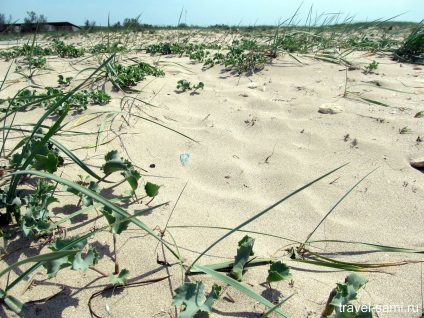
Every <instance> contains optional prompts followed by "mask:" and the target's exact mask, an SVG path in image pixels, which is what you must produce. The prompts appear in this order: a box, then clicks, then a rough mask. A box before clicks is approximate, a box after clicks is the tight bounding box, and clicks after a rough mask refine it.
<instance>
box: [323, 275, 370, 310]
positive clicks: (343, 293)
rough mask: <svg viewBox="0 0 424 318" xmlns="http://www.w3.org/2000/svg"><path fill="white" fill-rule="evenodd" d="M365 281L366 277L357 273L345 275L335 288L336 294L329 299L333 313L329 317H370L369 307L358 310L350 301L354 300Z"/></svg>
mask: <svg viewBox="0 0 424 318" xmlns="http://www.w3.org/2000/svg"><path fill="white" fill-rule="evenodd" d="M366 283H367V279H366V278H364V277H362V276H361V275H359V274H357V273H352V274H350V275H349V276H347V277H346V279H345V282H344V283H343V284H341V283H338V284H337V287H336V288H335V292H336V294H335V295H334V297H333V298H332V299H331V302H330V305H332V306H334V311H335V314H334V315H332V316H331V318H359V317H361V318H372V311H371V308H367V309H366V310H363V308H362V306H361V307H360V310H359V311H358V310H357V307H355V306H354V305H352V304H351V303H350V301H351V300H356V299H357V298H356V296H357V291H358V290H359V289H360V288H361V287H362V286H364V285H365V284H366Z"/></svg>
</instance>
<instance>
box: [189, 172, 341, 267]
mask: <svg viewBox="0 0 424 318" xmlns="http://www.w3.org/2000/svg"><path fill="white" fill-rule="evenodd" d="M346 165H347V164H344V165H342V166H340V167H338V168H336V169H334V170H331V171H330V172H328V173H326V174H324V175H322V176H321V177H319V178H317V179H315V180H313V181H311V182H309V183H308V184H306V185H304V186H302V187H300V188H299V189H297V190H295V191H293V192H292V193H290V194H289V195H287V196H285V197H284V198H283V199H281V200H279V201H277V202H276V203H274V204H273V205H271V206H270V207H268V208H266V209H265V210H263V211H262V212H259V213H258V214H256V215H255V216H253V217H251V218H250V219H248V220H247V221H245V222H243V223H241V224H240V225H238V226H236V227H235V228H234V229H232V230H231V231H230V232H228V233H226V234H225V235H223V236H222V237H221V238H219V239H218V240H217V241H215V242H214V243H212V244H211V245H210V246H209V247H208V248H206V249H205V250H204V251H203V252H202V253H201V254H200V255H199V256H198V257H197V258H196V259H195V260H194V262H193V263H192V264H191V266H190V267H189V268H188V269H187V272H189V271H190V269H191V267H193V265H194V264H196V262H197V261H198V260H199V259H200V258H201V257H202V256H203V255H204V254H205V253H207V252H208V251H209V250H210V249H211V248H213V247H214V246H215V245H217V244H218V243H219V242H221V241H222V240H223V239H225V238H226V237H228V236H230V235H231V234H233V233H234V232H236V231H238V230H239V229H241V228H243V227H244V226H246V225H247V224H249V223H251V222H253V221H254V220H256V219H257V218H259V217H261V216H262V215H264V214H265V213H267V212H268V211H270V210H272V209H273V208H275V207H276V206H277V205H279V204H281V203H283V202H284V201H286V200H287V199H289V198H290V197H292V196H294V195H295V194H297V193H299V192H301V191H303V190H304V189H306V188H308V187H310V186H311V185H313V184H314V183H316V182H318V181H319V180H321V179H323V178H325V177H327V176H329V175H330V174H332V173H334V172H336V171H337V170H339V169H341V168H343V167H344V166H346Z"/></svg>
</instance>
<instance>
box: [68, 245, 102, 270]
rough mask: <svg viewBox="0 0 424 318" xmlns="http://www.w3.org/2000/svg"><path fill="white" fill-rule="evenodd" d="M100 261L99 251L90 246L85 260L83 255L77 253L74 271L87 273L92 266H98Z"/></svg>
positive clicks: (73, 265)
mask: <svg viewBox="0 0 424 318" xmlns="http://www.w3.org/2000/svg"><path fill="white" fill-rule="evenodd" d="M98 259H99V253H98V252H97V250H96V249H95V248H94V247H93V246H90V247H89V249H88V251H87V253H86V254H85V258H82V254H81V253H77V254H76V255H75V257H74V258H73V260H72V269H74V270H78V269H80V270H82V271H83V272H85V271H86V270H87V269H88V268H89V267H90V266H94V265H96V264H97V262H98Z"/></svg>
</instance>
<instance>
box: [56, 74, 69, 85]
mask: <svg viewBox="0 0 424 318" xmlns="http://www.w3.org/2000/svg"><path fill="white" fill-rule="evenodd" d="M57 77H58V79H57V83H58V84H59V85H60V86H65V87H66V86H69V85H71V81H72V80H73V77H66V78H64V77H63V75H62V74H59V75H58V76H57Z"/></svg>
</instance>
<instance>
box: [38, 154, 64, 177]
mask: <svg viewBox="0 0 424 318" xmlns="http://www.w3.org/2000/svg"><path fill="white" fill-rule="evenodd" d="M58 163H59V161H58V159H57V156H56V155H55V154H53V153H52V152H49V153H48V154H47V156H43V155H35V158H34V162H33V163H32V167H33V168H34V169H36V170H44V171H47V172H50V173H53V172H55V171H56V170H57V166H58Z"/></svg>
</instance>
